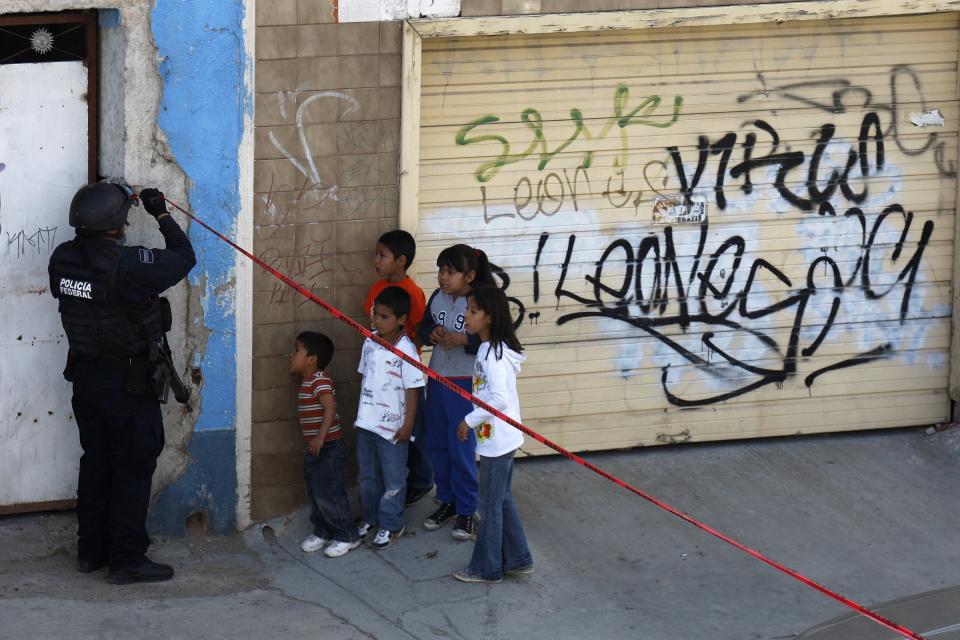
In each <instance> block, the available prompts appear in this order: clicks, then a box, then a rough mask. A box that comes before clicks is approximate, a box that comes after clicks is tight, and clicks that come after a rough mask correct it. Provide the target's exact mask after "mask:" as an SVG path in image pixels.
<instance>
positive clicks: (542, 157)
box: [456, 84, 683, 182]
mask: <svg viewBox="0 0 960 640" xmlns="http://www.w3.org/2000/svg"><path fill="white" fill-rule="evenodd" d="M629 100H630V88H629V87H628V86H627V85H625V84H620V85H617V88H616V89H615V90H614V93H613V107H612V111H613V113H612V114H611V115H610V117H609V118H607V120H606V121H605V122H604V124H603V127H602V128H601V129H600V130H599V132H596V133H594V132H591V131H590V129H589V127H588V126H587V124H586V122H585V118H584V115H583V112H582V111H581V110H580V109H576V108H575V109H571V110H570V120H571V121H572V122H573V132H572V133H570V135H569V136H568V137H567V139H566V140H564V141H563V142H561V143H560V144H559V145H557V146H556V147H555V148H553V149H550V143H549V141H548V140H547V136H546V134H545V133H544V120H543V116H542V115H541V114H540V111H538V110H537V109H533V108H527V109H524V110H523V111H522V112H521V113H520V121H521V122H523V124H524V125H525V126H526V127H527V128H528V129H529V130H530V131H531V133H532V134H533V140H531V141H530V143H529V144H528V145H527V148H526V149H524V150H523V151H521V152H520V153H511V152H510V150H511V145H510V141H509V140H508V139H507V138H506V137H505V136H503V135H500V134H495V133H493V134H483V135H474V136H472V137H467V136H468V134H471V133H472V132H473V131H474V130H475V129H478V128H479V127H484V126H486V125H492V124H495V123H497V122H500V117H499V116H495V115H486V116H483V117H481V118H477V119H476V120H472V121H470V122H468V123H467V124H465V125H464V126H463V127H462V128H461V129H460V131H458V132H457V135H456V143H457V144H458V145H461V146H466V145H472V144H482V143H488V142H495V143H497V144H499V145H500V153H499V154H498V155H497V156H496V157H495V158H494V159H493V160H490V161H489V162H484V163H482V164H481V165H480V166H478V167H477V169H476V172H475V173H474V175H475V176H476V179H477V181H478V182H489V181H490V180H491V179H493V177H494V176H496V175H497V173H499V171H500V169H502V168H503V167H505V166H507V165H510V164H514V163H516V162H520V161H521V160H524V159H525V158H527V157H529V156H532V155H536V157H537V158H539V161H538V164H537V168H538V169H540V170H543V169H546V168H547V165H549V164H550V162H551V161H552V160H553V159H554V158H555V157H556V156H557V155H558V154H559V153H561V152H562V151H565V150H566V149H567V148H568V147H570V146H571V145H572V144H573V143H574V142H576V141H577V140H580V139H582V140H585V141H593V140H605V139H606V138H607V137H608V136H609V135H610V132H611V131H613V130H614V127H616V132H617V134H618V135H619V136H620V152H619V154H618V155H617V156H616V157H615V158H614V160H613V166H614V168H617V169H619V168H622V167H625V166H626V165H627V163H628V162H629V157H630V143H629V135H628V131H627V129H628V128H629V127H631V126H634V125H639V126H645V127H655V128H658V129H665V128H668V127H672V126H673V125H674V124H676V123H677V121H678V120H679V119H680V109H681V107H682V106H683V98H682V97H681V96H676V97H675V98H674V99H673V109H672V111H671V114H670V116H669V118H665V117H663V115H662V114H661V115H658V114H657V113H656V112H657V110H658V109H659V108H660V105H661V103H662V102H663V99H662V98H661V97H660V96H658V95H653V96H647V97H645V98H643V99H642V100H640V103H639V104H638V105H637V106H636V107H634V108H633V109H630V110H629V111H626V109H627V108H628V101H629ZM593 157H594V152H593V151H592V150H589V149H588V150H586V151H584V152H583V160H582V162H581V164H582V166H583V167H584V168H589V167H590V166H591V165H592V163H593Z"/></svg>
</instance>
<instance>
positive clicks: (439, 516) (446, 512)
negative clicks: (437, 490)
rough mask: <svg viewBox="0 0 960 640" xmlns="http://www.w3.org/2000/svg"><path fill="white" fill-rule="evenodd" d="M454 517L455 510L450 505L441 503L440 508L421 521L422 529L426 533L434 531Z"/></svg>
mask: <svg viewBox="0 0 960 640" xmlns="http://www.w3.org/2000/svg"><path fill="white" fill-rule="evenodd" d="M455 515H457V509H456V507H454V506H453V504H452V503H450V502H441V503H440V507H439V508H438V509H437V510H436V511H434V512H433V513H432V514H430V516H429V517H428V518H427V519H426V520H424V521H423V528H424V529H426V530H427V531H435V530H436V529H439V528H440V527H442V526H443V525H445V524H447V521H448V520H450V519H451V518H453V517H454V516H455Z"/></svg>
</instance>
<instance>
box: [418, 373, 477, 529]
mask: <svg viewBox="0 0 960 640" xmlns="http://www.w3.org/2000/svg"><path fill="white" fill-rule="evenodd" d="M454 382H455V383H456V384H457V386H458V387H460V388H461V389H465V390H467V391H470V382H471V381H470V379H463V380H454ZM472 408H473V405H471V404H470V402H469V401H467V400H464V399H463V398H461V397H460V396H458V395H457V394H455V393H454V392H453V391H450V390H449V389H447V388H446V387H444V386H443V385H441V384H440V383H439V382H436V381H434V380H430V381H429V382H428V383H427V405H426V427H427V428H426V432H427V452H428V454H429V455H430V462H431V463H432V464H433V475H434V481H435V482H436V483H437V500H439V501H440V502H452V503H454V505H455V506H456V508H457V514H458V515H462V516H472V515H473V514H474V513H475V512H476V510H477V491H478V483H477V438H476V435H475V434H474V432H473V429H471V430H470V437H469V438H467V440H466V441H464V442H461V441H460V439H459V438H457V427H459V426H460V422H461V421H462V420H463V418H464V416H466V415H467V414H468V413H470V411H471V410H472Z"/></svg>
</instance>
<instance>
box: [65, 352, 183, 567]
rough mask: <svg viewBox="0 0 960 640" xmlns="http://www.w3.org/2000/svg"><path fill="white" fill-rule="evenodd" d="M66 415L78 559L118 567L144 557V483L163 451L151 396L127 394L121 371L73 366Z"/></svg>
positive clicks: (146, 491) (146, 494) (155, 403)
mask: <svg viewBox="0 0 960 640" xmlns="http://www.w3.org/2000/svg"><path fill="white" fill-rule="evenodd" d="M72 378H73V380H74V382H73V415H74V416H75V417H76V419H77V426H78V427H79V429H80V445H81V446H82V447H83V456H82V457H81V458H80V483H79V488H78V492H77V493H78V496H77V523H78V525H79V541H78V549H77V551H78V556H79V557H80V558H81V559H97V558H108V559H109V560H110V566H111V567H114V568H118V567H122V566H124V565H126V564H130V563H136V562H138V561H140V560H142V559H143V558H144V555H145V554H146V551H147V547H148V546H149V544H150V540H149V538H148V537H147V530H146V519H147V507H148V505H149V503H150V485H151V483H152V481H153V472H154V470H156V468H157V457H158V456H159V455H160V452H161V451H162V450H163V444H164V438H163V420H162V417H161V414H160V403H159V402H158V401H157V400H156V399H155V398H147V397H136V396H131V395H129V394H128V393H127V391H126V372H125V370H124V369H122V368H117V367H104V366H98V365H96V364H93V363H84V362H78V363H77V364H76V367H75V368H74V371H73V375H72Z"/></svg>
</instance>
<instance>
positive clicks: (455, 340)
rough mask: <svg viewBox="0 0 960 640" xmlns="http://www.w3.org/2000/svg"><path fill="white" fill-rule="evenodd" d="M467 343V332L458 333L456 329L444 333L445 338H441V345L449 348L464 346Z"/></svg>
mask: <svg viewBox="0 0 960 640" xmlns="http://www.w3.org/2000/svg"><path fill="white" fill-rule="evenodd" d="M466 345H467V334H465V333H456V332H454V331H448V332H447V333H445V334H444V335H443V338H442V339H441V340H440V346H442V347H443V348H444V349H449V348H451V347H464V346H466Z"/></svg>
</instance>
